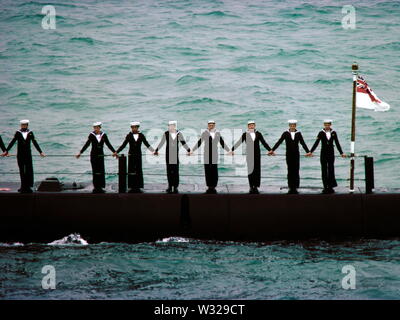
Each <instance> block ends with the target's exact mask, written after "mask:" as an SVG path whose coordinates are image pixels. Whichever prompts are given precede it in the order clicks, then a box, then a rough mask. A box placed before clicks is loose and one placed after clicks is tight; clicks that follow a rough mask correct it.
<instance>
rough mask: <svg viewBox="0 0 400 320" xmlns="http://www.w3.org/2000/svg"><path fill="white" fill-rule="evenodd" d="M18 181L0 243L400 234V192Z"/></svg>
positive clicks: (8, 194)
mask: <svg viewBox="0 0 400 320" xmlns="http://www.w3.org/2000/svg"><path fill="white" fill-rule="evenodd" d="M17 188H18V184H17V183H0V202H1V213H0V219H1V220H0V221H1V223H0V241H1V242H14V241H15V242H21V241H22V242H28V243H30V242H50V241H53V240H54V239H59V238H62V237H64V236H66V235H68V234H72V233H79V234H81V235H82V236H83V237H84V238H85V239H87V240H88V241H89V242H91V243H96V242H103V241H107V242H128V243H135V242H146V241H156V240H159V239H162V238H165V237H171V236H181V237H186V238H195V239H204V240H221V241H244V242H245V241H255V242H263V241H273V240H304V239H314V238H319V239H327V240H339V239H349V238H351V239H354V238H396V237H399V236H400V214H399V212H398V208H399V207H400V190H399V189H385V188H381V189H376V190H375V189H374V190H373V192H366V190H365V189H363V188H356V190H355V191H354V192H352V193H349V192H348V189H346V188H344V187H342V188H340V187H339V188H338V190H337V192H336V193H335V194H320V189H319V188H318V189H316V188H300V189H299V190H300V194H293V195H292V194H286V191H287V190H285V189H284V188H280V187H273V186H264V187H261V188H260V194H248V193H245V192H243V190H246V188H245V186H240V185H221V186H220V187H218V189H217V191H218V193H217V194H204V193H203V191H202V186H199V185H196V184H188V185H182V186H181V188H180V189H181V193H179V194H166V193H163V192H162V190H163V189H164V185H149V186H147V188H146V192H145V193H139V194H132V193H126V192H121V191H123V190H121V186H120V185H117V184H110V185H108V186H107V192H106V193H105V194H92V193H91V192H90V191H91V184H90V183H87V184H77V183H72V184H63V183H60V182H59V181H58V180H57V179H56V178H51V179H47V180H44V181H42V182H40V183H39V185H37V187H36V192H34V193H32V194H20V193H18V192H17Z"/></svg>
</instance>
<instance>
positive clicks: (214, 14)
mask: <svg viewBox="0 0 400 320" xmlns="http://www.w3.org/2000/svg"><path fill="white" fill-rule="evenodd" d="M193 16H209V17H231V18H240V17H239V16H237V15H234V14H229V13H225V12H223V11H220V10H215V11H209V12H202V13H194V14H193Z"/></svg>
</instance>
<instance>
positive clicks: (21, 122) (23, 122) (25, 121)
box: [19, 119, 29, 124]
mask: <svg viewBox="0 0 400 320" xmlns="http://www.w3.org/2000/svg"><path fill="white" fill-rule="evenodd" d="M19 123H20V124H29V120H28V119H24V120H21V121H20V122H19Z"/></svg>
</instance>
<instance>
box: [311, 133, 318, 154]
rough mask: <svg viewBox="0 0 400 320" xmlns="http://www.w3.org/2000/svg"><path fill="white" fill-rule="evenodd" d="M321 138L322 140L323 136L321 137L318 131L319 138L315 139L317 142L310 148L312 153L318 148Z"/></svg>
mask: <svg viewBox="0 0 400 320" xmlns="http://www.w3.org/2000/svg"><path fill="white" fill-rule="evenodd" d="M320 140H321V137H320V134H319V133H318V135H317V139H316V140H315V142H314V144H313V146H312V148H311V150H310V153H313V152H314V151H315V149H317V147H318V145H319V142H320Z"/></svg>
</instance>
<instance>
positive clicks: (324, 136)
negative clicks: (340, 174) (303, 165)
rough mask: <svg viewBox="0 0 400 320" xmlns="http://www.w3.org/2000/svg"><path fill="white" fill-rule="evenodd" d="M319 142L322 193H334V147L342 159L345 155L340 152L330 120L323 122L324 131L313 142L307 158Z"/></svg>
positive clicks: (340, 148) (335, 183)
mask: <svg viewBox="0 0 400 320" xmlns="http://www.w3.org/2000/svg"><path fill="white" fill-rule="evenodd" d="M320 141H321V156H320V162H321V172H322V183H323V186H324V189H323V191H322V193H334V192H335V190H334V189H333V188H334V187H337V182H336V179H335V145H336V148H337V149H338V151H339V153H340V155H341V156H342V158H345V157H346V155H345V154H344V153H343V151H342V147H341V146H340V143H339V139H338V136H337V133H336V131H335V130H332V120H331V119H326V120H324V129H322V130H321V131H320V132H319V133H318V135H317V139H316V140H315V143H314V145H313V146H312V148H311V150H310V152H309V153H308V156H312V155H313V152H314V151H315V149H317V147H318V144H319V142H320Z"/></svg>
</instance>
